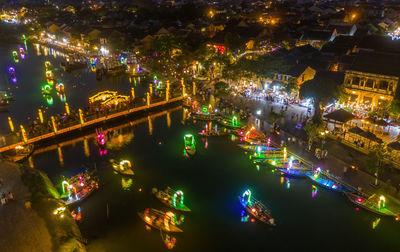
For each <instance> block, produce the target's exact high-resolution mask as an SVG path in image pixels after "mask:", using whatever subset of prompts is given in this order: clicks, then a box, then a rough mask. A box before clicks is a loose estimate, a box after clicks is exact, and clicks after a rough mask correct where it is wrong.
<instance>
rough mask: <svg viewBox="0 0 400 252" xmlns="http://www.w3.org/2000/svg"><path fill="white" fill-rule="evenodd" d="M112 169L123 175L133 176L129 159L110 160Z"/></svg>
mask: <svg viewBox="0 0 400 252" xmlns="http://www.w3.org/2000/svg"><path fill="white" fill-rule="evenodd" d="M110 162H111V164H112V167H113V169H114V171H116V172H117V173H119V174H121V175H124V176H133V175H135V173H134V172H133V170H132V165H131V162H130V161H129V160H121V161H120V162H117V161H115V160H114V159H111V160H110Z"/></svg>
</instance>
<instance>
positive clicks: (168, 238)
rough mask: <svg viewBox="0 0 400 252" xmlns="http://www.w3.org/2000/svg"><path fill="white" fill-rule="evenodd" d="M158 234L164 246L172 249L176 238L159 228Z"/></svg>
mask: <svg viewBox="0 0 400 252" xmlns="http://www.w3.org/2000/svg"><path fill="white" fill-rule="evenodd" d="M160 234H161V239H162V240H163V242H164V244H165V246H167V248H168V249H173V248H174V247H175V245H176V238H175V237H173V236H171V235H169V234H164V233H163V232H162V231H161V230H160Z"/></svg>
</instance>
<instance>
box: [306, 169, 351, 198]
mask: <svg viewBox="0 0 400 252" xmlns="http://www.w3.org/2000/svg"><path fill="white" fill-rule="evenodd" d="M308 177H309V178H310V179H312V180H313V181H314V182H316V183H317V184H318V185H320V186H322V187H325V188H327V189H330V190H334V191H338V192H355V190H353V189H352V188H350V187H348V186H346V185H344V183H343V182H342V181H341V180H340V179H339V178H337V177H335V176H333V175H331V174H329V173H327V172H324V171H322V170H321V168H319V167H318V168H317V169H315V170H314V172H313V173H312V174H311V175H308Z"/></svg>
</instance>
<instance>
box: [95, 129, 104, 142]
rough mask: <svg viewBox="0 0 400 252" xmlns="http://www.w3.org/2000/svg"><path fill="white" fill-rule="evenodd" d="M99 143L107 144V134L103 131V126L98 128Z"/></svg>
mask: <svg viewBox="0 0 400 252" xmlns="http://www.w3.org/2000/svg"><path fill="white" fill-rule="evenodd" d="M96 136H97V143H98V144H99V145H100V146H104V145H105V144H106V135H105V134H104V133H103V130H102V129H101V128H97V129H96Z"/></svg>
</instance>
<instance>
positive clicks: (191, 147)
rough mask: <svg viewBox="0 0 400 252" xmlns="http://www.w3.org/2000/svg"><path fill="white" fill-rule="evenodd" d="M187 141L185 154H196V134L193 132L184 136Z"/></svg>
mask: <svg viewBox="0 0 400 252" xmlns="http://www.w3.org/2000/svg"><path fill="white" fill-rule="evenodd" d="M183 139H184V143H185V150H184V152H185V156H193V155H194V154H196V144H195V141H194V136H193V135H192V134H186V135H185V136H184V137H183Z"/></svg>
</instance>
